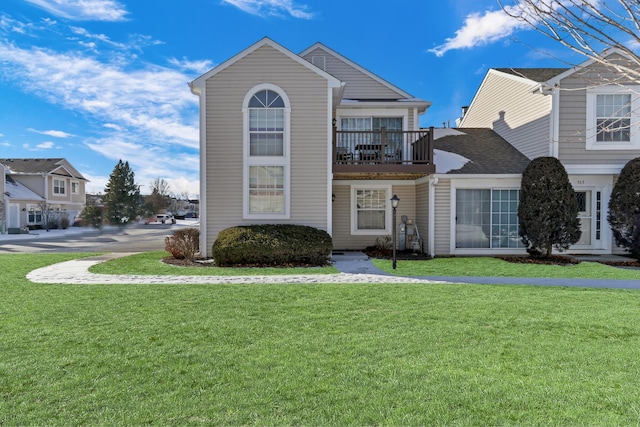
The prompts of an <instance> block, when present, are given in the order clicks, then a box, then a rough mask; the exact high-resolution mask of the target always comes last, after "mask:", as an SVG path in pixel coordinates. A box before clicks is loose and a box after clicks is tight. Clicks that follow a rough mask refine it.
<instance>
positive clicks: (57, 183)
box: [53, 178, 65, 195]
mask: <svg viewBox="0 0 640 427" xmlns="http://www.w3.org/2000/svg"><path fill="white" fill-rule="evenodd" d="M53 194H58V195H63V194H65V180H64V179H56V178H54V179H53Z"/></svg>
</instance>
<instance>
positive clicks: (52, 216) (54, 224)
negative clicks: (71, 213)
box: [38, 202, 60, 231]
mask: <svg viewBox="0 0 640 427" xmlns="http://www.w3.org/2000/svg"><path fill="white" fill-rule="evenodd" d="M38 207H39V208H40V214H41V215H42V227H44V229H45V230H47V231H49V230H51V229H52V228H58V220H59V219H60V210H59V209H54V208H53V206H51V205H50V204H49V203H47V202H41V203H40V204H39V205H38Z"/></svg>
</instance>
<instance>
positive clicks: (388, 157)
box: [384, 146, 402, 163]
mask: <svg viewBox="0 0 640 427" xmlns="http://www.w3.org/2000/svg"><path fill="white" fill-rule="evenodd" d="M384 160H385V162H386V163H400V162H402V149H401V148H399V147H392V146H387V147H386V148H385V150H384Z"/></svg>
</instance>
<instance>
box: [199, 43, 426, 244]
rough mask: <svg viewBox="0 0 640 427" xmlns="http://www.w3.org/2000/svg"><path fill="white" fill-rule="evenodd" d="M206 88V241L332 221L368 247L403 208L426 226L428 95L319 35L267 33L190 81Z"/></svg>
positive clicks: (341, 236)
mask: <svg viewBox="0 0 640 427" xmlns="http://www.w3.org/2000/svg"><path fill="white" fill-rule="evenodd" d="M189 86H190V88H191V91H192V92H193V93H194V94H196V95H198V96H199V97H200V156H201V157H200V158H201V163H200V183H201V184H200V185H201V189H200V202H201V205H200V206H201V209H200V213H201V217H200V226H201V245H200V246H201V251H202V253H203V254H207V255H210V254H211V246H212V244H213V242H214V241H215V239H216V237H217V235H218V233H219V232H220V231H221V230H223V229H225V228H228V227H231V226H235V225H243V224H256V223H291V224H303V225H309V226H313V227H316V228H319V229H323V230H326V231H327V232H328V233H329V234H331V235H332V237H333V242H334V247H335V248H336V249H363V248H365V247H366V246H370V245H373V244H374V243H375V241H376V239H377V238H378V237H384V236H388V235H390V234H391V231H392V222H391V219H392V208H391V203H390V199H391V197H392V196H393V195H394V194H396V195H398V197H399V198H400V200H401V201H400V205H399V207H398V210H397V215H398V218H399V219H400V218H401V217H402V216H406V217H407V218H408V219H410V220H411V221H412V222H413V223H414V224H416V225H417V226H418V229H419V230H420V231H421V232H422V231H426V230H427V227H428V215H429V211H428V205H427V201H428V194H427V193H428V189H429V179H428V176H429V175H430V174H432V173H433V172H435V166H434V163H433V132H430V131H429V130H424V129H420V126H419V118H420V116H421V115H422V114H423V113H424V112H425V111H426V110H427V108H428V107H429V106H430V103H429V102H427V101H424V100H421V99H417V98H414V97H413V96H411V95H410V94H408V93H406V92H405V91H403V90H402V89H400V88H398V87H396V86H394V85H392V84H391V83H389V82H387V81H385V80H383V79H382V78H380V77H378V76H376V75H375V74H373V73H372V72H370V71H368V70H366V69H364V68H363V67H361V66H359V65H358V64H356V63H354V62H353V61H351V60H349V59H347V58H345V57H344V56H342V55H340V54H339V53H337V52H335V51H333V50H331V49H329V48H328V47H326V46H324V45H322V44H320V43H318V44H315V45H313V46H311V47H309V48H308V49H306V50H305V51H303V52H301V53H300V54H295V53H293V52H291V51H289V50H288V49H286V48H284V47H282V46H281V45H279V44H277V43H275V42H274V41H272V40H270V39H268V38H264V39H262V40H260V41H259V42H257V43H255V44H254V45H252V46H250V47H249V48H247V49H245V50H244V51H242V52H240V53H238V54H237V55H236V56H234V57H233V58H231V59H229V60H227V61H225V62H224V63H222V64H220V65H218V66H217V67H215V68H213V69H212V70H210V71H208V72H207V73H205V74H204V75H202V76H200V77H199V78H197V79H195V80H194V81H193V82H191V83H190V84H189Z"/></svg>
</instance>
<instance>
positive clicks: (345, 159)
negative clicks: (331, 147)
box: [336, 147, 353, 163]
mask: <svg viewBox="0 0 640 427" xmlns="http://www.w3.org/2000/svg"><path fill="white" fill-rule="evenodd" d="M352 162H353V153H352V152H351V151H349V149H348V148H347V147H336V163H352Z"/></svg>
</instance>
